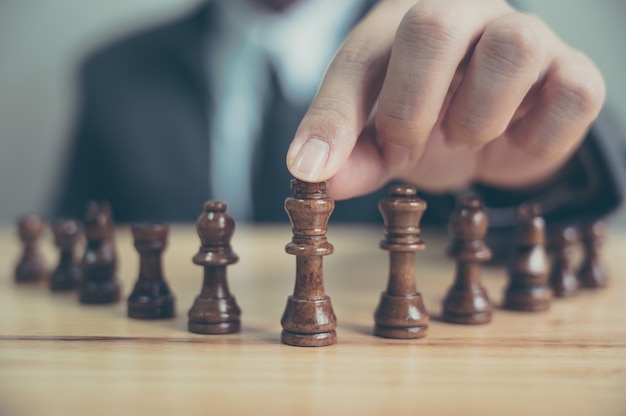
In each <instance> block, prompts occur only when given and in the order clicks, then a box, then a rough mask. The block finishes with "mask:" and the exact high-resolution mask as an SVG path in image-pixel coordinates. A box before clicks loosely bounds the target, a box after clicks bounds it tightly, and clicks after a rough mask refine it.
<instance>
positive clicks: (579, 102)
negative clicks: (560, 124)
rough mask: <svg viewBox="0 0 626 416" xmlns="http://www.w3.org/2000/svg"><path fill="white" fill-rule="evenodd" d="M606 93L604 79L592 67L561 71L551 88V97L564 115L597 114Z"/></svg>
mask: <svg viewBox="0 0 626 416" xmlns="http://www.w3.org/2000/svg"><path fill="white" fill-rule="evenodd" d="M605 94H606V88H605V85H604V80H603V78H602V76H601V75H600V73H599V72H598V71H597V70H595V68H594V67H592V69H591V70H589V69H584V70H576V69H570V70H564V71H560V73H559V74H558V75H557V76H556V79H555V81H554V83H553V85H552V87H551V89H550V94H549V98H550V99H551V100H553V101H554V103H555V105H556V106H557V108H558V109H559V110H560V111H561V112H562V113H563V115H564V116H568V115H569V116H570V117H580V116H595V114H596V113H597V112H598V111H599V109H600V107H602V104H603V102H604V97H605ZM568 118H569V117H568Z"/></svg>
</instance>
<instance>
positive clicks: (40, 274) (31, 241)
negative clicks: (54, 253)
mask: <svg viewBox="0 0 626 416" xmlns="http://www.w3.org/2000/svg"><path fill="white" fill-rule="evenodd" d="M44 228H45V223H44V221H43V220H42V219H41V217H39V216H38V215H34V214H32V215H27V216H24V217H21V218H20V219H19V220H18V222H17V235H18V237H19V238H20V241H21V242H22V247H23V249H22V255H21V257H20V259H19V260H18V262H17V266H16V267H15V282H17V283H31V282H39V281H41V280H44V279H45V278H46V277H47V274H48V271H47V269H46V265H45V260H44V258H43V257H42V255H41V253H40V252H39V238H40V237H41V234H42V233H43V230H44Z"/></svg>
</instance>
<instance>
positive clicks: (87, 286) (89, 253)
mask: <svg viewBox="0 0 626 416" xmlns="http://www.w3.org/2000/svg"><path fill="white" fill-rule="evenodd" d="M112 221H113V220H112V217H111V208H110V206H109V204H108V203H98V202H94V201H89V202H88V204H87V213H86V214H85V223H84V227H85V237H86V239H87V244H86V246H85V254H84V255H83V259H82V262H81V271H82V281H81V283H80V285H79V300H80V302H81V303H87V304H100V303H114V302H117V301H118V300H119V299H120V284H119V282H118V280H117V276H116V269H117V253H116V252H115V244H114V241H113V238H114V237H113V223H112Z"/></svg>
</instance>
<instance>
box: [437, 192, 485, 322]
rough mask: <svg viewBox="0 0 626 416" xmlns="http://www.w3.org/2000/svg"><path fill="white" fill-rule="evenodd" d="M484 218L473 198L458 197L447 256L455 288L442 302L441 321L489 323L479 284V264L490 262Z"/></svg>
mask: <svg viewBox="0 0 626 416" xmlns="http://www.w3.org/2000/svg"><path fill="white" fill-rule="evenodd" d="M488 226H489V224H488V220H487V215H486V214H485V210H484V209H483V207H482V204H481V203H480V200H479V199H478V198H476V197H474V196H466V197H459V198H458V199H457V201H456V208H455V209H454V211H453V212H452V215H451V216H450V222H449V223H448V231H449V233H450V235H451V236H452V242H451V244H450V246H449V247H448V251H447V254H448V256H450V257H452V258H453V259H455V260H456V276H455V280H454V284H453V285H452V287H451V288H450V290H449V291H448V294H447V296H446V298H445V299H444V301H443V314H442V319H443V320H444V321H447V322H453V323H457V324H486V323H489V322H491V314H492V312H493V305H492V304H491V301H490V300H489V296H488V295H487V290H486V289H485V288H484V287H483V286H482V285H481V283H480V263H481V262H484V261H488V260H489V259H490V258H491V250H490V249H489V247H487V245H486V244H485V235H486V234H487V228H488Z"/></svg>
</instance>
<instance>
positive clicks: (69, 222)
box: [50, 219, 82, 292]
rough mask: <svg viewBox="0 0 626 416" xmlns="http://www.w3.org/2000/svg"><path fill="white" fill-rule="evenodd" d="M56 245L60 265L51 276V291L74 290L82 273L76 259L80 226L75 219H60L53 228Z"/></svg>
mask: <svg viewBox="0 0 626 416" xmlns="http://www.w3.org/2000/svg"><path fill="white" fill-rule="evenodd" d="M52 233H53V234H54V244H55V245H56V246H57V248H58V249H59V263H58V265H57V267H56V269H55V270H54V271H53V272H52V275H51V276H50V290H52V291H54V292H60V291H68V290H74V289H76V288H77V287H78V285H79V283H80V281H81V278H82V273H81V269H80V263H79V262H78V260H77V259H76V255H75V249H76V244H77V243H78V240H79V238H80V226H79V225H78V222H77V221H75V220H73V219H59V220H57V221H55V222H54V226H53V227H52Z"/></svg>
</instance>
